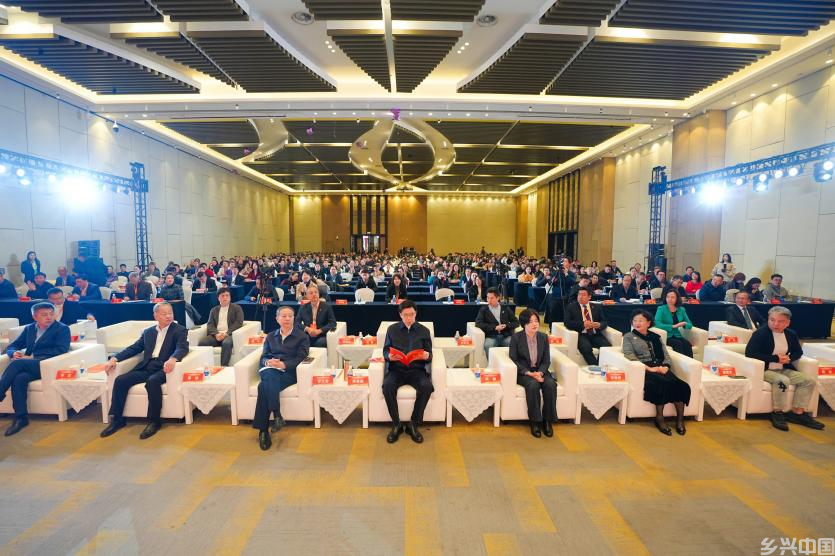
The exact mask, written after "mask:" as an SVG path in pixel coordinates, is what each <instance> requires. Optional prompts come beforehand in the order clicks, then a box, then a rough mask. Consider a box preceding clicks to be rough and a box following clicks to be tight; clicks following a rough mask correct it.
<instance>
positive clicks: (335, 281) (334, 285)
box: [325, 266, 342, 292]
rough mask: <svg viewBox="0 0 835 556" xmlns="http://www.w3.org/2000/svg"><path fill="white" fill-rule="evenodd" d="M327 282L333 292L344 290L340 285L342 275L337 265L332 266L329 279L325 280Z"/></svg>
mask: <svg viewBox="0 0 835 556" xmlns="http://www.w3.org/2000/svg"><path fill="white" fill-rule="evenodd" d="M325 284H327V285H328V288H329V289H330V291H332V292H338V291H341V290H342V288H341V286H340V285H341V284H342V276H340V275H339V272H337V270H336V267H335V266H332V267H331V268H330V271H329V272H328V276H327V279H326V280H325Z"/></svg>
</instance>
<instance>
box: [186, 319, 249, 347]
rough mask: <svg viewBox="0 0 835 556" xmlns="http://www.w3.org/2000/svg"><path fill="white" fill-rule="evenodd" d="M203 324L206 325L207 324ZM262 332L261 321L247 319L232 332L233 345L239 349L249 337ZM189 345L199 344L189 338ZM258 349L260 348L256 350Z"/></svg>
mask: <svg viewBox="0 0 835 556" xmlns="http://www.w3.org/2000/svg"><path fill="white" fill-rule="evenodd" d="M203 326H206V325H205V324H204V325H203ZM260 332H261V323H260V322H258V321H251V320H246V321H244V324H243V326H241V327H240V328H238V329H237V330H235V331H234V332H232V345H233V346H234V349H235V350H239V349H240V348H241V347H243V346H245V345H246V342H247V339H248V338H250V337H252V336H257V335H258V334H259V333H260ZM188 343H189V345H197V344H192V343H191V338H189V342H188ZM256 351H258V350H256ZM259 353H260V352H259Z"/></svg>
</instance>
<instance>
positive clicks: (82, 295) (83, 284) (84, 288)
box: [72, 274, 101, 301]
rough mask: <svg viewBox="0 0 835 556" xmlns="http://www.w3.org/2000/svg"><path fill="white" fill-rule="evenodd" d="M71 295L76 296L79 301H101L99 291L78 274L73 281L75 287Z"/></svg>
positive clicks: (94, 285)
mask: <svg viewBox="0 0 835 556" xmlns="http://www.w3.org/2000/svg"><path fill="white" fill-rule="evenodd" d="M72 293H73V295H77V296H78V300H79V301H96V300H99V299H101V290H99V287H98V286H97V285H96V284H94V283H92V282H90V281H89V280H87V277H86V276H85V275H83V274H80V275H79V276H78V277H77V278H76V279H75V287H74V288H73V289H72Z"/></svg>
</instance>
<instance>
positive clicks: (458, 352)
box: [432, 337, 475, 367]
mask: <svg viewBox="0 0 835 556" xmlns="http://www.w3.org/2000/svg"><path fill="white" fill-rule="evenodd" d="M432 347H433V348H435V349H440V350H441V351H443V352H444V360H445V361H446V364H447V366H448V367H454V366H455V365H456V364H457V363H458V362H459V361H460V360H461V359H463V358H465V357H467V358H468V359H467V363H468V365H471V366H472V365H473V363H474V361H473V354H474V353H475V346H474V345H473V344H469V345H463V346H459V345H458V342H456V341H455V338H437V337H436V338H435V339H434V340H432Z"/></svg>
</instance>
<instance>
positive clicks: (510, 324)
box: [475, 288, 519, 356]
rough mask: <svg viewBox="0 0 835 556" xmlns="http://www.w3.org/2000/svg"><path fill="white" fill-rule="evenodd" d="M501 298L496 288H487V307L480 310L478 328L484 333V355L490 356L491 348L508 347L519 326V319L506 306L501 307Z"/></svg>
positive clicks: (477, 321) (477, 319) (476, 320)
mask: <svg viewBox="0 0 835 556" xmlns="http://www.w3.org/2000/svg"><path fill="white" fill-rule="evenodd" d="M500 301H501V296H500V295H499V292H498V291H497V290H496V288H487V305H483V306H482V307H481V308H480V309H479V310H478V315H476V318H475V325H476V327H477V328H478V329H479V330H481V331H482V332H484V353H485V354H486V355H488V356H489V355H490V348H494V347H507V346H509V345H510V337H511V336H512V335H513V331H514V330H516V328H517V327H518V326H519V319H517V318H516V315H515V314H514V313H513V311H511V310H510V308H509V307H507V306H506V305H501V303H500Z"/></svg>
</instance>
